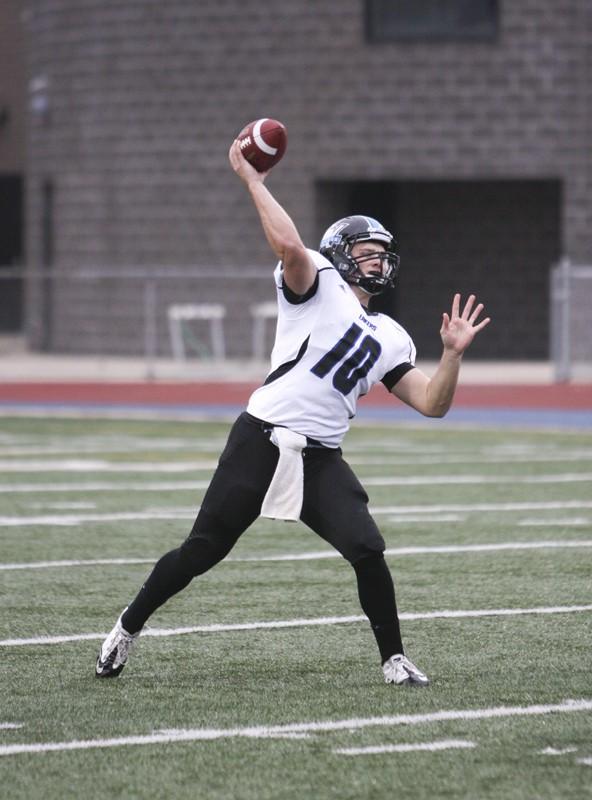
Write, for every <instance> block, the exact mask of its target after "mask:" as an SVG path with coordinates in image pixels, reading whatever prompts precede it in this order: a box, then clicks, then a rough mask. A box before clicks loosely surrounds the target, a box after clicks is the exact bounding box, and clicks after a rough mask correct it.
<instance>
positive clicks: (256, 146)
mask: <svg viewBox="0 0 592 800" xmlns="http://www.w3.org/2000/svg"><path fill="white" fill-rule="evenodd" d="M237 138H238V143H239V147H240V149H241V152H242V154H243V155H244V157H245V158H246V159H247V161H249V162H250V163H251V164H252V165H253V166H254V167H255V169H256V170H257V172H267V170H268V169H271V168H272V167H273V166H275V164H277V163H278V161H279V160H280V159H281V158H282V157H283V155H284V153H285V152H286V146H287V144H288V134H287V131H286V127H285V125H282V123H281V122H278V121H277V119H268V118H267V117H264V118H263V119H257V120H255V121H254V122H250V123H249V124H248V125H245V127H244V128H243V129H242V131H241V132H240V133H239V135H238V137H237Z"/></svg>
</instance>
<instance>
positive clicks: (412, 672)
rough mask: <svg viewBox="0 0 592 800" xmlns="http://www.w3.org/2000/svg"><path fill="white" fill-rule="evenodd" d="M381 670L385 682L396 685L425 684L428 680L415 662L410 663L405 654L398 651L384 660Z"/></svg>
mask: <svg viewBox="0 0 592 800" xmlns="http://www.w3.org/2000/svg"><path fill="white" fill-rule="evenodd" d="M382 671H383V672H384V681H385V683H394V684H396V685H397V686H404V685H408V686H427V685H428V684H429V680H428V679H427V677H426V676H425V675H424V674H423V672H420V671H419V670H418V669H417V667H416V666H415V664H412V663H411V661H409V659H408V658H407V657H406V656H403V655H401V654H400V653H398V654H397V655H394V656H391V657H390V658H389V660H388V661H385V662H384V664H383V665H382Z"/></svg>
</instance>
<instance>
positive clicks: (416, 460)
mask: <svg viewBox="0 0 592 800" xmlns="http://www.w3.org/2000/svg"><path fill="white" fill-rule="evenodd" d="M344 455H345V458H346V460H347V462H348V463H349V464H350V465H352V466H356V467H371V466H376V467H379V466H381V465H385V466H386V465H392V466H395V465H398V464H400V463H401V457H404V459H405V465H406V466H410V465H420V464H433V465H437V464H442V465H446V464H507V463H508V462H509V461H511V462H512V463H513V464H517V463H518V464H530V463H532V464H538V463H545V464H548V463H551V462H555V461H557V462H562V461H563V462H566V463H567V462H568V461H590V460H592V450H586V451H582V452H569V451H568V452H565V453H561V452H559V453H558V452H553V453H532V454H530V455H513V454H512V455H510V456H508V455H499V456H497V455H489V456H483V457H479V456H475V455H474V454H473V453H459V454H457V455H447V456H438V455H437V454H434V455H433V456H428V455H425V456H416V455H415V456H414V455H412V454H410V453H407V452H405V453H401V452H396V451H394V452H392V453H388V454H386V453H385V454H384V456H353V457H351V456H348V453H345V454H344Z"/></svg>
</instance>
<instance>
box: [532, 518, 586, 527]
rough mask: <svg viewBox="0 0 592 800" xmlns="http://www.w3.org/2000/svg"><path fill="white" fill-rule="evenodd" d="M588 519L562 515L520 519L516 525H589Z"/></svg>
mask: <svg viewBox="0 0 592 800" xmlns="http://www.w3.org/2000/svg"><path fill="white" fill-rule="evenodd" d="M590 524H591V523H590V520H589V519H588V518H587V517H571V518H570V517H563V518H562V519H540V518H536V519H521V520H519V521H518V525H521V526H534V525H538V526H549V525H550V526H552V527H553V526H558V525H560V526H565V525H574V526H578V525H590Z"/></svg>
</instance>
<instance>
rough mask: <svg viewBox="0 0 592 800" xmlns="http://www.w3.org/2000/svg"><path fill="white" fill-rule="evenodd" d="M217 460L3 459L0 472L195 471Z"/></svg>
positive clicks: (212, 464) (210, 468)
mask: <svg viewBox="0 0 592 800" xmlns="http://www.w3.org/2000/svg"><path fill="white" fill-rule="evenodd" d="M217 465H218V461H217V460H216V461H213V460H210V461H156V462H147V461H140V462H123V461H121V462H118V461H104V460H98V459H92V460H89V459H81V458H76V459H54V460H49V459H48V460H41V461H33V460H27V461H25V460H20V461H16V460H5V461H0V472H149V473H151V474H154V473H158V472H195V471H200V470H201V471H203V470H208V471H210V470H214V469H216V467H217Z"/></svg>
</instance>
